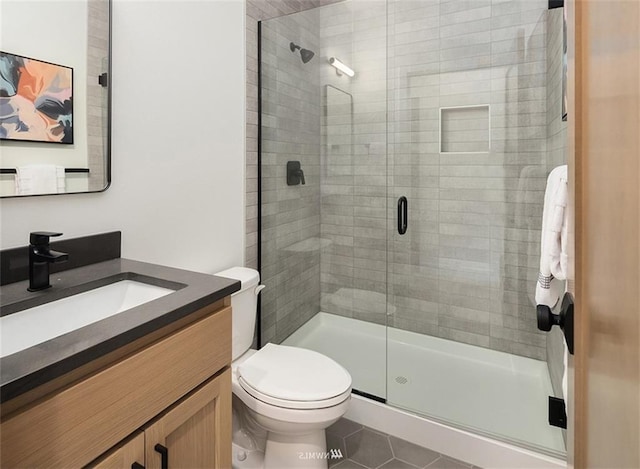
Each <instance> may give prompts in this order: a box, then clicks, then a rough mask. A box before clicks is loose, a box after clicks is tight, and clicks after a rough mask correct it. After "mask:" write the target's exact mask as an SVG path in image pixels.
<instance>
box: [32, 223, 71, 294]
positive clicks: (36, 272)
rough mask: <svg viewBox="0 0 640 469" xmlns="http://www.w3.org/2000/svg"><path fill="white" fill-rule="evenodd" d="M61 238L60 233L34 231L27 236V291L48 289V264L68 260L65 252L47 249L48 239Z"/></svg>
mask: <svg viewBox="0 0 640 469" xmlns="http://www.w3.org/2000/svg"><path fill="white" fill-rule="evenodd" d="M52 236H62V233H51V232H49V231H34V232H33V233H31V234H30V235H29V243H30V244H29V288H28V290H29V291H39V290H44V289H46V288H49V287H50V286H51V284H49V264H53V263H54V262H64V261H66V260H67V259H69V254H67V253H66V252H58V251H52V250H51V249H49V238H50V237H52Z"/></svg>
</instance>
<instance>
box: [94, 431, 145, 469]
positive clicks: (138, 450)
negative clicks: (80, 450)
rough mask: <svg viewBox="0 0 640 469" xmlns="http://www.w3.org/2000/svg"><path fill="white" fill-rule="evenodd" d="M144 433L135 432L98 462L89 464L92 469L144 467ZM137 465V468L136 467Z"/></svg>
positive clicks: (134, 468) (133, 468) (140, 468)
mask: <svg viewBox="0 0 640 469" xmlns="http://www.w3.org/2000/svg"><path fill="white" fill-rule="evenodd" d="M144 461H145V457H144V432H140V431H139V432H136V433H135V435H134V436H132V437H131V438H129V439H127V441H125V442H123V443H122V444H121V445H119V446H118V447H117V448H114V449H113V450H111V451H109V452H108V453H107V454H105V455H104V456H103V457H101V458H100V460H99V461H97V462H95V463H94V464H90V465H89V467H91V468H93V469H125V468H126V469H129V468H131V469H142V468H143V467H145V466H144ZM136 464H138V466H136Z"/></svg>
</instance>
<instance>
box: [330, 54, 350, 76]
mask: <svg viewBox="0 0 640 469" xmlns="http://www.w3.org/2000/svg"><path fill="white" fill-rule="evenodd" d="M329 63H330V64H331V65H332V66H334V67H335V68H336V73H337V74H338V75H342V74H343V73H344V74H345V75H348V76H350V77H353V76H354V75H355V74H356V72H354V71H353V69H352V68H351V67H348V66H346V65H345V64H343V63H342V62H340V60H338V59H336V58H335V57H330V58H329Z"/></svg>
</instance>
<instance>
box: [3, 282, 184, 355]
mask: <svg viewBox="0 0 640 469" xmlns="http://www.w3.org/2000/svg"><path fill="white" fill-rule="evenodd" d="M174 291H175V290H171V289H169V288H163V287H156V286H154V285H149V284H146V283H141V282H136V281H134V280H121V281H119V282H115V283H112V284H109V285H106V286H104V287H100V288H95V289H93V290H89V291H86V292H83V293H78V294H77V295H73V296H69V297H67V298H62V299H60V300H57V301H52V302H51V303H46V304H43V305H40V306H35V307H33V308H30V309H25V310H23V311H19V312H17V313H13V314H9V315H7V316H3V317H0V339H1V340H0V356H1V357H5V356H7V355H11V354H12V353H16V352H19V351H20V350H24V349H26V348H29V347H32V346H34V345H37V344H41V343H42V342H46V341H47V340H50V339H53V338H54V337H58V336H61V335H63V334H66V333H67V332H71V331H74V330H76V329H80V328H81V327H84V326H87V325H89V324H92V323H94V322H98V321H100V320H102V319H105V318H108V317H109V316H114V315H116V314H118V313H122V312H123V311H126V310H128V309H131V308H134V307H136V306H139V305H141V304H143V303H147V302H149V301H152V300H155V299H156V298H160V297H162V296H165V295H168V294H169V293H173V292H174Z"/></svg>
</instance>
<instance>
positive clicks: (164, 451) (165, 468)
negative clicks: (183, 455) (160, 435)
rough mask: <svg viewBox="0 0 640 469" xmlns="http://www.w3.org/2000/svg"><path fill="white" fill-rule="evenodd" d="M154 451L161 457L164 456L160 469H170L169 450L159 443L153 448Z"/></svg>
mask: <svg viewBox="0 0 640 469" xmlns="http://www.w3.org/2000/svg"><path fill="white" fill-rule="evenodd" d="M153 449H155V450H156V451H157V452H158V453H160V456H162V462H161V463H160V467H161V468H162V469H169V448H167V447H166V446H162V445H161V444H160V443H158V444H156V445H155V446H154V447H153Z"/></svg>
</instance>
